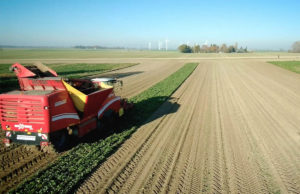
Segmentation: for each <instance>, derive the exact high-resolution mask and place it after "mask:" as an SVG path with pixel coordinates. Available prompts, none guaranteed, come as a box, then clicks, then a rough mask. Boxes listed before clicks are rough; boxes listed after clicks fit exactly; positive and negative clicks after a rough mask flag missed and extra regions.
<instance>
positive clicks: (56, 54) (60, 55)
mask: <svg viewBox="0 0 300 194" xmlns="http://www.w3.org/2000/svg"><path fill="white" fill-rule="evenodd" d="M278 55H280V56H283V55H284V56H300V54H299V53H287V52H253V53H180V52H178V51H175V50H174V51H147V50H101V49H99V50H91V49H87V50H84V49H2V50H0V63H1V60H8V59H11V60H16V61H18V60H20V59H32V60H35V59H52V60H53V59H97V58H186V57H188V58H203V57H254V56H257V57H259V56H274V57H277V56H278Z"/></svg>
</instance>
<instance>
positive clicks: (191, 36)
mask: <svg viewBox="0 0 300 194" xmlns="http://www.w3.org/2000/svg"><path fill="white" fill-rule="evenodd" d="M166 38H167V39H168V40H169V46H170V47H173V48H175V47H177V46H178V45H179V44H180V43H187V42H188V43H190V44H191V45H192V44H194V43H199V44H203V43H204V42H206V41H207V43H208V44H211V43H217V44H221V43H227V44H234V43H235V42H238V43H239V46H248V48H250V49H289V48H290V46H291V44H292V43H293V42H294V41H297V40H300V1H298V0H295V1H290V0H282V1H276V0H273V1H263V0H251V1H249V0H246V1H243V0H227V1H225V0H224V1H208V0H206V1H199V0H198V1H197V0H195V1H184V0H181V1H171V0H161V1H154V0H149V1H143V0H134V1H133V0H123V1H121V0H114V1H109V0H97V1H96V0H68V1H67V0H65V1H63V0H0V45H22V46H74V45H79V44H81V45H103V46H122V47H136V48H145V47H148V43H149V42H151V43H152V48H157V46H158V41H163V43H164V42H165V39H166Z"/></svg>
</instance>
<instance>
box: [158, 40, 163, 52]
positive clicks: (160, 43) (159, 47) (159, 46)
mask: <svg viewBox="0 0 300 194" xmlns="http://www.w3.org/2000/svg"><path fill="white" fill-rule="evenodd" d="M161 46H162V42H161V41H158V50H159V51H160V50H161Z"/></svg>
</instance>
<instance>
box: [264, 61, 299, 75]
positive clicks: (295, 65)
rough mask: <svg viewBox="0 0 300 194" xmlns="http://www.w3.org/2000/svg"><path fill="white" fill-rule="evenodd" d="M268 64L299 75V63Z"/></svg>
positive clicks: (277, 62) (273, 62)
mask: <svg viewBox="0 0 300 194" xmlns="http://www.w3.org/2000/svg"><path fill="white" fill-rule="evenodd" d="M269 63H271V64H274V65H277V66H279V67H282V68H284V69H287V70H290V71H293V72H296V73H300V61H270V62H269Z"/></svg>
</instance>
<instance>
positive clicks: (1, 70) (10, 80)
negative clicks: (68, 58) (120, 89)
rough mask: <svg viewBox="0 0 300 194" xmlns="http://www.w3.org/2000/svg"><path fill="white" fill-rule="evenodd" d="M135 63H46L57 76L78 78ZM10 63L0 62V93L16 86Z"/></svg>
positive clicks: (16, 82) (16, 81)
mask: <svg viewBox="0 0 300 194" xmlns="http://www.w3.org/2000/svg"><path fill="white" fill-rule="evenodd" d="M134 65H137V63H120V64H110V63H107V64H85V63H77V64H47V66H49V67H50V68H52V69H54V70H55V71H56V72H57V73H58V75H59V76H62V77H68V78H79V77H84V76H91V75H96V74H100V73H104V72H108V71H113V70H117V69H123V68H127V67H131V66H134ZM10 66H11V64H0V93H3V92H6V91H10V90H13V89H16V88H18V80H17V78H16V76H15V74H14V73H13V72H10V71H9V67H10Z"/></svg>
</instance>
